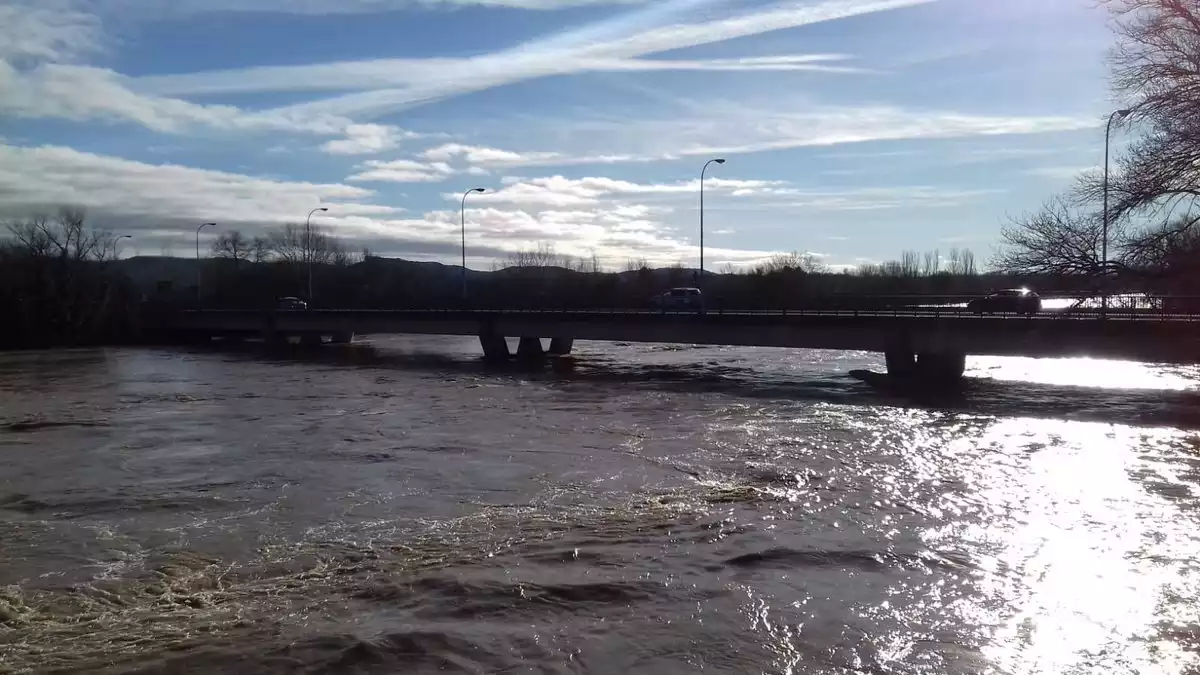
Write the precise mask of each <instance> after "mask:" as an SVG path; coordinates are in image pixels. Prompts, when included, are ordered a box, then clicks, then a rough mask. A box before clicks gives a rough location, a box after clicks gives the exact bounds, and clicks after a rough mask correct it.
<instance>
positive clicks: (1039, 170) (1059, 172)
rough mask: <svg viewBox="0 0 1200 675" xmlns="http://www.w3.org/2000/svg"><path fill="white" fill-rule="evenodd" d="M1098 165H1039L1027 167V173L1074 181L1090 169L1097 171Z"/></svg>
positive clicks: (1057, 179) (1039, 176)
mask: <svg viewBox="0 0 1200 675" xmlns="http://www.w3.org/2000/svg"><path fill="white" fill-rule="evenodd" d="M1097 168H1098V167H1095V166H1081V165H1074V166H1071V165H1067V166H1038V167H1034V168H1032V169H1027V170H1026V171H1025V173H1026V174H1027V175H1030V176H1036V177H1037V178H1048V179H1050V180H1054V181H1064V182H1065V181H1072V180H1076V179H1078V178H1079V177H1080V176H1082V175H1083V174H1085V173H1087V172H1089V171H1095V170H1096V169H1097Z"/></svg>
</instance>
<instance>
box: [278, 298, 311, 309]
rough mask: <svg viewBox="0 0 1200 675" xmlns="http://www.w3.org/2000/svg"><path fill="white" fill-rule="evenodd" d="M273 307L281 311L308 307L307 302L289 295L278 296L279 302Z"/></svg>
mask: <svg viewBox="0 0 1200 675" xmlns="http://www.w3.org/2000/svg"><path fill="white" fill-rule="evenodd" d="M275 308H276V309H279V310H283V311H292V310H299V309H308V303H307V302H305V301H303V300H301V299H300V298H293V297H290V296H289V297H286V298H280V299H279V303H278V304H276V305H275Z"/></svg>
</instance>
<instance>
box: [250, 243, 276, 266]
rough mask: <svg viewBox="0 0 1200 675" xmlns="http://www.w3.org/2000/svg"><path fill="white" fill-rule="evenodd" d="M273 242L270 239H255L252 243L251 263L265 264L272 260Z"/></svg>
mask: <svg viewBox="0 0 1200 675" xmlns="http://www.w3.org/2000/svg"><path fill="white" fill-rule="evenodd" d="M271 253H272V252H271V240H270V238H268V237H255V238H254V239H253V241H251V242H250V260H251V262H256V263H263V262H267V261H269V260H270V259H271Z"/></svg>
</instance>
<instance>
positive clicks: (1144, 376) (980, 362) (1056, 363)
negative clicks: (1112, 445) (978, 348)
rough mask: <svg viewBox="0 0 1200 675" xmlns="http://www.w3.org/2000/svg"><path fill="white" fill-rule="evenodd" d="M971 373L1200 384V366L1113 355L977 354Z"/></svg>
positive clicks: (1070, 381)
mask: <svg viewBox="0 0 1200 675" xmlns="http://www.w3.org/2000/svg"><path fill="white" fill-rule="evenodd" d="M966 374H967V376H968V377H976V378H987V379H994V380H1003V381H1013V382H1033V383H1037V384H1049V385H1057V386H1069V387H1100V388H1106V389H1164V390H1171V391H1187V390H1192V389H1196V388H1197V385H1200V366H1169V365H1161V366H1156V365H1148V364H1145V363H1138V362H1136V361H1115V360H1110V359H1090V358H1078V359H1035V358H1025V357H1015V356H977V357H970V358H968V359H967V373H966Z"/></svg>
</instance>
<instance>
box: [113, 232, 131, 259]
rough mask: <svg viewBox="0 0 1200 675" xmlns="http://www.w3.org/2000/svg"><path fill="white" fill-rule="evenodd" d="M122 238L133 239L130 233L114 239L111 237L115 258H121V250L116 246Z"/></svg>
mask: <svg viewBox="0 0 1200 675" xmlns="http://www.w3.org/2000/svg"><path fill="white" fill-rule="evenodd" d="M122 239H133V235H132V234H123V235H121V236H119V237H117V238H116V239H113V257H114V258H116V259H117V260H120V259H121V251H120V250H119V249H118V248H117V247H118V245H119V243H120V241H121V240H122Z"/></svg>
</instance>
